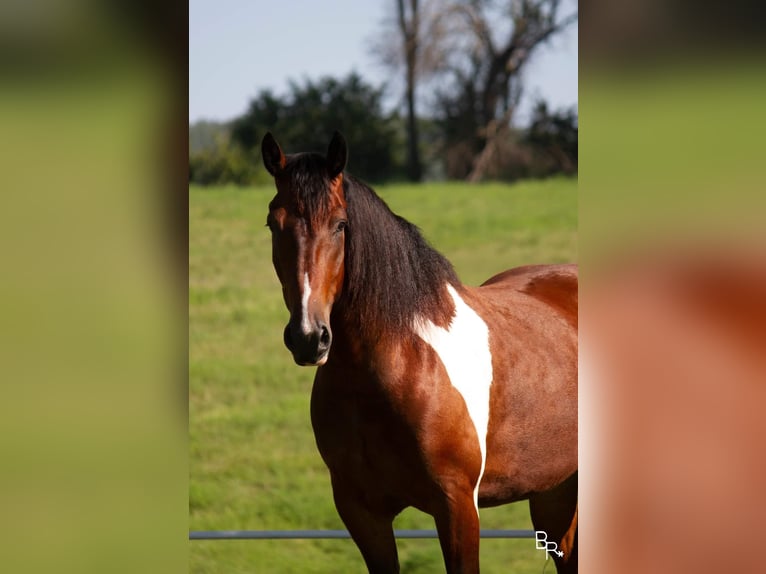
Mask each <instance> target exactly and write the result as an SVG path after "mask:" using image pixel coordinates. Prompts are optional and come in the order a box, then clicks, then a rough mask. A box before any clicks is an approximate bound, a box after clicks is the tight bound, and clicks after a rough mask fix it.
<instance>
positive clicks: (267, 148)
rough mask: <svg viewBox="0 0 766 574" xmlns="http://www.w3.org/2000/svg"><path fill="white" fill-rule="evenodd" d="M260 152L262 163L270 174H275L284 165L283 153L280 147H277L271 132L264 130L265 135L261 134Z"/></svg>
mask: <svg viewBox="0 0 766 574" xmlns="http://www.w3.org/2000/svg"><path fill="white" fill-rule="evenodd" d="M261 154H262V155H263V165H264V167H265V168H266V169H267V170H268V172H269V173H270V174H271V175H273V176H276V175H277V174H278V173H279V172H280V171H282V168H283V167H285V162H286V161H287V160H286V159H285V154H283V153H282V148H280V147H279V144H278V143H277V140H275V139H274V136H273V135H271V132H266V135H265V136H263V141H262V142H261Z"/></svg>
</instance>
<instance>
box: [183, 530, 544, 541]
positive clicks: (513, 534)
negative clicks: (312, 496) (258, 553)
mask: <svg viewBox="0 0 766 574" xmlns="http://www.w3.org/2000/svg"><path fill="white" fill-rule="evenodd" d="M394 536H396V538H438V537H439V536H438V535H437V533H436V530H394ZM481 537H482V538H534V537H535V531H534V530H491V529H482V530H481ZM329 538H351V535H350V534H349V533H348V530H192V531H191V532H189V540H300V539H329Z"/></svg>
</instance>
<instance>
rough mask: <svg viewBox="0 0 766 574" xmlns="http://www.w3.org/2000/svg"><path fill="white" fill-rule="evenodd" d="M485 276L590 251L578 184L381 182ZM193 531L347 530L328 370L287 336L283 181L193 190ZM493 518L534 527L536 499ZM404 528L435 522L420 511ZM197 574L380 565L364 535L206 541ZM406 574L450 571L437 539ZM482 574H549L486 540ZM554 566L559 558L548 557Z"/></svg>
mask: <svg viewBox="0 0 766 574" xmlns="http://www.w3.org/2000/svg"><path fill="white" fill-rule="evenodd" d="M378 192H379V194H380V195H381V196H382V197H383V198H384V199H385V200H386V201H387V202H388V204H389V205H390V206H391V208H392V209H393V210H394V211H395V212H397V213H399V214H400V215H402V216H404V217H406V218H407V219H409V220H410V221H412V222H413V223H415V224H417V225H418V226H419V227H420V228H421V229H422V230H423V233H424V234H425V236H426V237H427V238H428V240H429V241H430V242H431V243H432V244H433V245H434V246H435V247H436V248H437V249H439V250H440V251H441V252H442V253H444V254H445V255H446V256H447V257H448V258H449V259H450V260H451V261H452V263H453V264H454V266H455V268H456V270H457V272H458V274H459V276H460V277H461V279H462V280H463V281H464V282H465V283H468V284H478V283H481V282H482V281H484V280H485V279H487V278H488V277H490V276H491V275H493V274H494V273H496V272H498V271H501V270H503V269H506V268H509V267H514V266H517V265H523V264H528V263H556V262H565V261H575V260H576V259H577V183H576V181H575V180H572V179H553V180H547V181H541V182H523V183H518V184H514V185H507V184H482V185H466V184H462V183H439V184H436V183H434V184H424V185H418V186H413V185H390V186H385V187H379V188H378ZM189 193H190V205H189V228H190V229H189V231H190V239H189V354H190V356H189V385H190V394H189V444H190V453H189V471H190V480H189V528H190V529H191V530H251V529H252V530H256V529H315V528H316V529H341V528H343V524H342V523H341V521H340V519H339V518H338V516H337V514H336V512H335V508H334V507H333V503H332V496H331V490H330V484H329V480H328V476H327V472H326V470H325V467H324V464H323V463H322V460H321V459H320V457H319V454H318V453H317V451H316V447H315V444H314V438H313V435H312V432H311V425H310V421H309V395H310V391H311V382H312V378H313V376H314V369H312V368H301V367H298V366H296V365H295V364H294V363H293V361H292V359H291V356H290V354H289V352H288V351H287V350H286V349H285V348H284V346H283V344H282V330H283V328H284V325H285V323H286V321H287V311H286V310H285V308H284V304H283V302H282V298H281V291H280V287H279V283H278V281H277V279H276V275H275V274H274V271H273V269H272V267H271V242H270V238H269V232H268V230H267V229H266V228H265V227H264V224H265V221H266V212H267V204H268V202H269V200H270V199H271V197H272V196H273V189H272V188H271V187H261V188H249V189H238V188H234V187H221V188H197V187H192V188H191V189H190V190H189ZM481 520H482V527H483V528H531V522H530V521H529V517H528V511H527V504H526V502H521V503H517V504H513V505H509V506H505V507H500V508H493V509H482V511H481ZM395 527H397V528H434V525H433V520H432V519H431V517H429V516H427V515H424V514H421V513H419V512H417V511H415V510H412V509H410V510H407V511H405V512H404V513H402V515H400V516H399V517H398V518H397V520H396V522H395ZM189 544H190V572H194V573H210V574H213V573H215V574H218V573H227V574H236V573H261V572H264V573H295V574H308V573H320V572H322V573H344V574H345V573H357V572H359V573H361V572H366V570H365V569H364V564H363V561H362V558H361V555H360V554H359V552H358V550H357V549H356V547H355V546H354V544H353V542H351V541H350V540H327V541H308V540H292V541H291V540H283V541H192V542H190V543H189ZM399 556H400V561H401V564H402V572H403V573H405V574H408V573H409V574H415V573H418V574H420V573H430V572H443V571H444V567H443V563H442V558H441V554H440V551H439V544H438V541H436V540H403V541H399ZM481 564H482V572H486V573H493V572H498V573H500V572H517V573H527V572H529V573H535V574H539V572H541V571H542V568H543V566H544V564H545V559H544V556H543V553H542V552H540V551H536V550H535V549H534V543H533V541H531V540H483V541H482V545H481ZM547 570H548V571H550V572H552V571H554V569H553V564H549V565H548V569H547Z"/></svg>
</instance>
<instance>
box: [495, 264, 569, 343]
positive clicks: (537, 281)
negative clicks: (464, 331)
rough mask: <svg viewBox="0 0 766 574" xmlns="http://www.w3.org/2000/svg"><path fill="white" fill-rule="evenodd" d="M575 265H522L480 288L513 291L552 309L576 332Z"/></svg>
mask: <svg viewBox="0 0 766 574" xmlns="http://www.w3.org/2000/svg"><path fill="white" fill-rule="evenodd" d="M577 284H578V282H577V265H576V264H562V265H525V266H523V267H516V268H514V269H508V270H507V271H503V272H502V273H498V274H497V275H495V276H493V277H491V278H489V279H488V280H487V281H485V282H484V283H482V285H481V287H482V288H493V289H494V288H498V289H503V290H510V291H516V292H519V293H523V294H525V295H527V296H529V297H533V298H535V299H537V300H539V301H540V302H542V303H545V304H546V305H548V306H550V307H552V308H554V309H556V310H557V311H558V312H559V313H561V314H562V315H563V316H564V317H565V318H566V320H567V321H568V322H569V323H570V324H571V325H573V326H574V327H575V328H577Z"/></svg>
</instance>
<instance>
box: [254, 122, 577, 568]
mask: <svg viewBox="0 0 766 574" xmlns="http://www.w3.org/2000/svg"><path fill="white" fill-rule="evenodd" d="M261 148H262V149H261V151H262V154H263V163H264V166H265V167H266V169H267V170H268V171H269V173H270V174H271V175H272V176H273V177H274V180H275V184H276V189H277V193H276V196H275V197H274V198H273V199H272V200H271V202H270V204H269V213H268V217H267V225H268V227H269V228H270V230H271V235H272V260H273V264H274V269H275V270H276V273H277V276H278V278H279V281H280V283H281V285H282V294H283V296H284V301H285V304H286V306H287V309H288V311H289V313H290V319H289V322H288V324H287V326H286V327H285V329H284V334H283V337H284V343H285V345H286V346H287V348H288V349H289V350H290V352H291V353H292V356H293V359H294V360H295V362H296V363H297V364H298V365H304V366H318V367H319V368H318V369H317V371H316V376H315V378H314V384H313V389H312V394H311V422H312V426H313V429H314V436H315V438H316V443H317V447H318V449H319V452H320V454H321V456H322V458H323V460H324V462H325V464H326V465H327V467H328V469H329V471H330V479H331V483H332V491H333V497H334V501H335V506H336V508H337V510H338V513H339V515H340V517H341V519H342V520H343V522H344V524H345V525H346V527H347V528H348V530H349V532H350V534H351V536H352V538H353V540H354V541H355V543H356V545H357V546H358V547H359V550H360V551H361V553H362V556H363V558H364V560H365V562H366V565H367V568H368V570H369V572H372V573H378V572H381V573H383V572H385V573H389V572H398V571H399V561H398V556H397V549H396V542H395V538H394V533H393V527H392V522H393V519H394V517H395V516H396V515H397V514H398V513H400V512H401V511H402V510H403V509H404V508H406V507H408V506H413V507H415V508H418V509H419V510H421V511H423V512H426V513H428V514H430V515H432V516H433V518H434V520H435V523H436V528H437V532H438V535H439V542H440V545H441V549H442V553H443V555H444V562H445V565H446V569H447V572H449V573H458V572H459V573H465V574H468V573H474V572H479V515H478V509H479V507H480V506H481V507H484V506H495V505H499V504H505V503H508V502H513V501H517V500H523V499H528V500H529V507H530V514H531V518H532V523H533V524H534V527H535V529H537V530H544V531H545V532H546V534H547V540H548V541H555V542H556V544H557V547H558V549H559V553H560V555H556V556H553V559H554V561H555V563H556V568H557V570H558V572H576V571H577V267H576V265H532V266H525V267H520V268H516V269H511V270H509V271H505V272H503V273H500V274H498V275H495V276H494V277H492V278H491V279H489V280H487V281H486V282H485V283H484V284H483V285H481V286H480V287H477V288H474V287H469V286H466V285H463V284H462V283H461V282H460V280H459V279H458V277H457V275H456V273H455V271H454V270H453V268H452V265H451V264H450V263H449V261H447V259H446V258H445V257H444V256H442V255H441V254H439V253H438V252H437V251H436V250H435V249H433V248H432V247H431V246H430V245H429V244H428V243H427V242H426V240H425V239H424V238H423V236H422V235H421V233H420V232H419V230H418V229H417V227H415V226H414V225H412V224H411V223H409V222H408V221H406V220H405V219H403V218H402V217H399V216H398V215H395V214H394V213H393V212H391V210H390V209H389V208H388V206H387V205H386V203H385V202H384V201H383V200H382V199H380V198H379V197H378V196H377V195H376V193H375V192H374V191H373V190H372V189H371V188H370V187H368V186H367V185H365V184H364V183H362V182H361V181H359V180H357V179H355V178H354V177H353V176H351V175H349V174H348V173H345V172H344V169H345V166H346V159H347V154H348V152H347V146H346V142H345V140H344V138H343V136H341V135H340V134H339V133H338V132H335V134H334V135H333V137H332V140H331V142H330V144H329V147H328V149H327V152H326V154H325V155H322V154H319V153H298V154H293V155H285V154H284V153H283V152H282V149H281V148H280V146H279V144H278V143H277V142H276V140H275V139H274V137H273V136H272V135H271V133H267V134H266V135H265V137H264V138H263V141H262V144H261Z"/></svg>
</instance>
